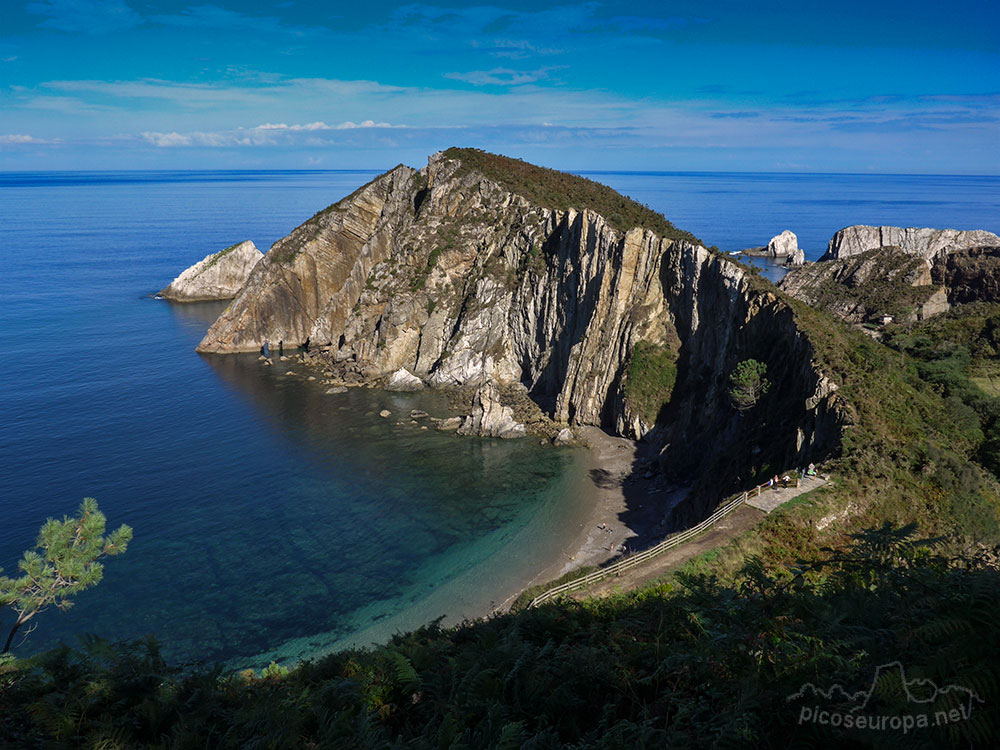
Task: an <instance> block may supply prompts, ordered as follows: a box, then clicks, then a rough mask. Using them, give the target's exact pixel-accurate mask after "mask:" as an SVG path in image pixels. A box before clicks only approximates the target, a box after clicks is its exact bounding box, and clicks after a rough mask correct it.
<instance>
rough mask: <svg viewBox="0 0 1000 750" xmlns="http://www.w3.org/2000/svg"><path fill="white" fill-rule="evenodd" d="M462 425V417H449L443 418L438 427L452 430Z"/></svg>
mask: <svg viewBox="0 0 1000 750" xmlns="http://www.w3.org/2000/svg"><path fill="white" fill-rule="evenodd" d="M461 426H462V418H461V417H448V418H447V419H442V420H441V421H440V422H438V423H437V429H438V430H440V431H441V432H451V431H452V430H457V429H458V428H459V427H461Z"/></svg>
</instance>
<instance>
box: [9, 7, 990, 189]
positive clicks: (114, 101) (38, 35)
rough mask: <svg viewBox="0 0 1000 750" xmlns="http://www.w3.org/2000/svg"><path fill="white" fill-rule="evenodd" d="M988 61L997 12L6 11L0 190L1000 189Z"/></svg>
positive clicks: (868, 9)
mask: <svg viewBox="0 0 1000 750" xmlns="http://www.w3.org/2000/svg"><path fill="white" fill-rule="evenodd" d="M998 40H1000V3H997V2H994V1H993V0H949V2H946V3H942V2H940V0H935V1H934V2H925V1H924V0H907V1H906V2H898V1H897V0H865V1H864V2H856V1H855V0H840V1H839V2H836V3H831V2H825V1H824V2H810V1H809V0H800V1H799V2H796V3H792V2H788V0H780V1H775V0H755V1H754V2H747V1H746V0H740V1H739V2H730V1H729V0H724V1H721V2H712V1H711V0H700V1H688V0H683V1H679V2H673V1H671V0H661V1H660V2H634V3H627V4H626V3H610V2H576V3H562V2H557V3H546V2H544V0H533V1H529V2H520V1H517V2H513V1H505V0H495V2H491V3H488V4H475V3H454V2H447V0H437V1H436V2H434V3H433V4H422V3H398V2H387V1H386V0H364V1H362V2H342V1H341V0H328V1H327V2H308V1H306V0H285V1H284V2H282V1H280V0H278V1H275V0H269V1H265V0H211V1H210V2H205V1H204V0H191V1H188V0H181V1H180V2H177V1H176V0H0V170H3V171H15V170H75V169H204V168H212V169H383V168H388V167H391V166H393V165H395V164H398V163H401V162H402V163H406V164H410V165H413V166H420V165H422V164H423V163H425V162H426V158H427V156H428V155H429V154H431V153H433V152H435V151H438V150H440V149H444V148H447V147H449V146H453V145H454V146H473V147H477V148H483V149H486V150H488V151H494V152H499V153H504V154H508V155H510V156H515V157H519V158H524V159H528V160H530V161H534V162H537V163H541V164H545V165H547V166H551V167H555V168H559V169H568V170H573V171H589V170H609V171H616V170H644V171H725V172H861V173H903V174H991V175H997V174H1000V41H998Z"/></svg>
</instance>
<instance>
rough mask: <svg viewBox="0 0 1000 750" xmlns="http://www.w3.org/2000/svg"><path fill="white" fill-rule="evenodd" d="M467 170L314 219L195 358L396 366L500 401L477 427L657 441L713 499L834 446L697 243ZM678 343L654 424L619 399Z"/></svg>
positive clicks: (738, 280) (429, 171) (820, 393)
mask: <svg viewBox="0 0 1000 750" xmlns="http://www.w3.org/2000/svg"><path fill="white" fill-rule="evenodd" d="M462 167H463V165H462V164H461V162H460V161H458V160H456V159H454V158H449V157H447V156H446V155H444V154H437V155H435V156H434V157H432V158H431V159H430V161H429V163H428V165H427V167H426V168H425V169H423V170H421V171H420V172H417V171H415V170H413V169H410V168H408V167H404V166H400V167H397V168H396V169H394V170H392V171H390V172H387V173H386V174H384V175H382V176H381V177H379V178H377V179H376V180H374V181H373V182H371V183H369V184H368V185H366V186H365V187H363V188H361V189H359V190H358V191H356V192H355V193H354V194H353V195H351V196H349V197H348V198H346V199H344V200H342V201H341V202H340V203H338V204H336V205H335V206H332V207H330V208H328V209H326V210H325V211H323V212H320V213H319V214H317V215H316V216H314V217H313V218H312V219H310V220H309V221H307V222H306V223H305V224H303V225H302V226H301V227H299V228H298V229H296V230H295V231H294V232H292V234H290V235H289V236H288V237H286V238H285V239H283V240H281V241H279V242H278V243H276V244H275V245H274V246H273V247H272V248H271V250H270V252H268V254H267V255H266V256H265V258H264V260H263V261H261V263H260V264H259V265H258V266H257V267H256V268H255V269H254V272H253V274H252V275H251V277H250V279H249V280H248V281H247V283H246V285H245V286H244V288H243V290H242V291H241V293H240V295H239V296H238V297H237V298H236V300H235V301H234V302H233V303H232V305H230V307H229V309H228V310H227V311H226V312H225V313H223V315H222V316H221V317H220V318H219V320H218V321H217V322H216V323H215V324H214V325H213V326H212V328H211V329H210V330H209V332H208V334H207V335H206V336H205V339H204V340H203V341H202V343H201V345H200V347H199V349H200V350H201V351H206V352H235V351H253V350H256V349H257V348H258V347H259V346H260V345H261V344H262V343H263V341H265V340H267V341H270V342H271V343H272V345H273V344H274V343H275V342H276V341H279V340H283V341H284V342H285V343H286V345H288V344H298V343H302V342H304V341H305V340H306V339H307V338H308V339H309V340H310V341H311V343H312V345H313V348H314V349H316V348H322V349H324V350H325V351H326V354H325V355H324V356H326V357H328V358H329V360H330V367H331V368H338V370H339V371H343V372H347V373H350V374H351V376H352V377H356V378H358V379H359V380H361V381H367V382H381V381H382V379H384V378H386V377H387V376H389V375H390V374H392V373H394V372H397V371H399V370H400V369H405V370H406V371H408V372H409V373H412V374H413V375H414V376H416V377H417V378H419V379H420V380H421V381H423V382H425V383H428V384H429V385H430V386H432V387H434V386H437V387H442V386H462V387H466V386H468V387H475V388H477V389H480V390H482V389H483V388H484V387H487V386H497V387H499V391H494V390H493V389H492V388H491V387H490V388H487V389H486V391H483V392H484V393H487V394H488V395H489V396H490V397H489V398H484V399H481V403H480V412H481V413H482V415H485V416H489V417H490V419H492V417H494V416H495V417H496V418H497V419H496V420H493V421H496V422H497V423H498V424H500V423H504V424H505V425H506V427H507V428H509V427H510V425H509V424H506V423H505V422H504V417H507V416H509V415H507V414H506V412H504V411H503V410H502V409H501V407H502V406H504V404H501V403H500V402H499V401H497V399H496V398H494V396H495V395H496V394H497V393H499V392H502V391H504V390H505V389H508V390H509V388H510V387H512V386H519V387H523V389H522V392H523V390H524V389H526V391H527V393H528V394H529V395H530V397H531V398H532V399H533V400H534V401H535V403H537V404H538V405H540V406H542V408H543V410H544V411H546V412H547V413H548V414H549V415H550V416H551V417H552V418H553V419H554V420H555V421H556V422H558V423H562V424H570V425H588V424H589V425H599V426H601V427H603V428H605V429H607V430H609V431H612V432H615V433H617V434H620V435H625V436H630V437H636V438H638V437H643V436H646V437H647V438H648V439H649V440H655V441H657V443H658V444H660V445H662V446H663V448H664V450H663V457H662V462H663V464H664V467H665V468H666V469H667V470H668V471H670V472H672V473H675V474H686V475H689V476H690V475H691V474H698V473H700V472H705V471H708V470H711V471H717V472H718V476H716V477H713V485H712V488H711V489H712V492H711V496H712V497H714V498H715V500H718V498H719V497H720V494H719V493H721V492H725V491H727V490H728V489H729V488H730V487H736V486H737V485H739V483H740V482H745V481H747V478H748V476H749V473H750V472H752V471H753V470H755V469H759V468H760V467H762V466H766V465H774V466H775V467H777V468H776V469H775V470H778V468H786V467H790V466H792V465H793V464H795V463H798V462H800V461H805V460H806V459H807V458H809V459H810V460H819V459H820V458H822V457H824V456H825V455H828V454H829V453H830V452H832V451H834V450H835V449H836V445H837V443H838V436H839V425H840V424H841V423H842V421H843V418H844V417H843V414H844V409H843V408H842V406H843V405H842V404H841V403H840V401H839V399H838V397H837V395H836V393H835V388H836V387H835V386H834V385H833V384H832V383H830V382H829V381H828V379H827V378H826V377H825V376H824V374H823V373H822V372H820V371H819V369H818V368H817V367H816V365H815V364H814V363H813V357H812V348H811V345H810V343H809V341H808V339H807V338H806V337H805V336H804V335H803V334H802V333H801V332H800V331H799V330H798V328H797V327H796V324H795V320H794V316H793V314H792V311H791V310H790V308H789V307H788V305H787V304H786V303H785V302H784V301H783V300H782V299H781V298H780V297H779V296H777V295H776V294H775V293H774V292H773V291H772V290H771V288H770V287H759V286H758V284H757V282H756V281H755V280H754V279H753V278H752V277H750V276H749V275H748V274H747V273H746V272H745V271H744V270H743V268H742V267H741V266H739V265H738V264H736V263H733V262H731V261H729V260H728V259H727V258H725V257H724V256H721V255H717V254H713V253H711V252H709V251H708V250H706V249H705V248H703V247H701V246H698V245H695V244H692V243H690V242H687V241H684V240H670V239H665V238H663V237H661V236H659V235H657V234H656V233H654V232H653V231H651V230H649V229H641V228H635V229H631V230H629V231H625V232H623V231H620V230H619V229H616V228H614V227H613V226H611V225H610V224H609V222H608V221H607V220H606V219H605V217H603V216H602V215H600V214H598V213H595V212H594V211H592V210H590V209H587V208H580V209H569V210H554V209H550V208H546V207H545V206H541V205H537V204H533V203H531V202H529V201H528V200H527V199H525V198H524V197H522V196H521V195H519V194H517V193H515V192H511V191H510V190H507V189H505V188H504V187H502V186H501V185H499V184H498V183H496V182H494V181H492V180H490V179H488V178H486V177H484V176H483V175H482V174H481V173H478V172H476V171H475V170H469V169H463V168H462ZM569 179H572V178H569ZM678 340H679V342H680V343H679V351H677V355H678V356H677V368H678V370H677V379H676V384H675V386H674V388H673V389H672V393H671V394H664V395H663V401H664V405H663V408H662V409H661V410H660V414H659V417H658V418H657V419H655V420H654V421H653V422H652V423H650V422H649V421H648V420H649V417H648V416H645V415H643V416H640V415H638V414H635V413H633V412H632V410H631V409H630V407H629V405H628V402H627V399H626V398H625V391H626V381H627V379H628V366H629V363H630V360H631V356H632V352H633V350H634V348H635V347H636V345H637V344H638V343H639V342H645V343H647V344H649V345H653V346H660V347H663V346H668V345H669V346H672V347H676V346H677V341H678ZM747 358H755V359H758V360H760V361H762V362H765V363H766V364H767V367H768V377H769V379H770V380H771V381H772V390H771V392H770V394H769V395H768V396H767V398H766V399H765V402H764V403H762V404H761V406H760V408H759V409H758V410H757V411H756V413H755V414H753V415H743V416H741V415H740V414H739V413H738V412H737V411H736V410H734V409H733V408H732V406H731V404H730V401H729V397H728V378H729V374H730V373H731V372H732V370H733V368H734V367H735V366H736V365H737V364H738V363H739V362H740V361H742V360H744V359H747ZM654 395H655V394H654ZM494 412H495V413H494ZM490 419H487V420H486V421H487V422H489V421H490ZM473 421H475V420H473ZM480 421H482V420H480ZM473 426H475V425H473ZM470 429H472V428H471V427H470ZM757 430H761V432H759V434H758V432H756V431H757ZM463 431H465V430H463ZM504 431H508V432H509V430H506V428H505V430H504ZM494 432H495V430H494ZM705 497H706V498H708V497H709V494H706V495H705ZM706 502H707V500H706ZM699 510H700V509H699V508H697V507H696V508H695V510H694V511H693V512H698V511H699Z"/></svg>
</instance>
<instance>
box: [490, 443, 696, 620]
mask: <svg viewBox="0 0 1000 750" xmlns="http://www.w3.org/2000/svg"><path fill="white" fill-rule="evenodd" d="M578 434H579V435H580V437H581V439H582V440H583V441H584V442H585V443H586V445H587V446H588V447H587V449H586V451H587V454H586V457H585V460H584V467H585V468H584V470H585V472H586V477H585V479H584V481H581V483H580V487H581V489H580V491H581V492H584V493H586V498H585V500H584V508H583V511H582V513H581V516H580V519H579V521H578V524H579V530H578V531H577V533H576V534H575V536H570V535H568V534H567V536H566V539H568V541H566V542H564V544H563V546H562V548H561V549H560V551H559V556H558V559H556V560H555V561H554V562H553V563H551V564H550V565H548V566H547V567H545V568H543V569H542V570H540V571H539V572H538V574H537V575H535V576H534V577H533V578H532V579H531V580H530V581H528V582H526V583H525V585H524V587H523V588H529V587H531V586H535V585H537V584H541V583H546V582H548V581H552V580H555V579H556V578H559V577H560V576H562V575H565V574H566V573H569V572H570V571H572V570H574V569H576V568H580V567H584V566H599V565H602V564H604V563H606V562H607V561H609V560H611V559H614V558H617V557H620V556H621V555H622V554H625V553H627V552H631V551H636V550H642V549H645V548H647V547H649V546H651V545H652V544H655V543H656V542H658V541H659V540H660V539H662V538H663V536H665V535H666V528H667V524H666V521H667V516H668V515H669V513H670V510H671V509H672V508H673V507H674V506H676V505H677V504H678V503H679V502H680V501H681V500H683V499H684V497H685V496H686V494H687V488H686V487H683V486H679V485H676V484H670V483H668V482H667V481H666V480H665V479H664V477H663V476H662V475H661V474H660V472H659V469H658V467H657V466H656V462H655V461H654V460H653V459H654V458H655V452H654V451H652V450H651V449H650V448H649V446H647V445H645V444H643V443H640V442H636V441H634V440H628V439H627V438H621V437H613V436H611V435H608V434H607V433H606V432H604V431H602V430H601V429H599V428H597V427H583V428H579V430H578ZM522 590H523V589H522ZM516 596H517V595H514V596H512V597H510V598H509V599H507V600H506V601H505V602H504V603H503V606H502V607H501V608H500V609H501V611H503V610H506V609H507V607H509V606H510V603H511V602H512V601H513V600H514V599H515V598H516Z"/></svg>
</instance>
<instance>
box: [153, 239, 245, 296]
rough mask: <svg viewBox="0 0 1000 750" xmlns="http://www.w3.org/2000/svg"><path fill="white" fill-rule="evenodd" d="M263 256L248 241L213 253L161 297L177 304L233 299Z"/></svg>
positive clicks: (163, 291)
mask: <svg viewBox="0 0 1000 750" xmlns="http://www.w3.org/2000/svg"><path fill="white" fill-rule="evenodd" d="M263 257H264V254H263V253H262V252H261V251H260V250H258V249H257V246H256V245H254V244H253V243H252V242H250V241H249V240H248V241H246V242H240V243H239V244H237V245H232V246H231V247H227V248H226V249H225V250H220V251H219V252H217V253H212V254H211V255H209V256H207V257H206V258H204V259H203V260H200V261H198V262H197V263H195V264H194V265H193V266H191V267H190V268H188V269H186V270H185V271H184V272H182V273H181V275H180V276H178V277H177V278H176V279H174V280H173V281H172V282H170V285H169V286H167V288H166V289H163V290H162V291H161V292H160V294H161V295H162V296H163V297H166V298H167V299H169V300H173V301H174V302H204V301H207V300H220V299H232V298H233V297H235V296H236V295H237V293H238V292H239V291H240V289H242V288H243V285H244V284H245V283H246V281H247V279H248V278H249V277H250V272H251V271H253V269H254V266H256V265H257V262H258V261H259V260H260V259H261V258H263Z"/></svg>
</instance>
